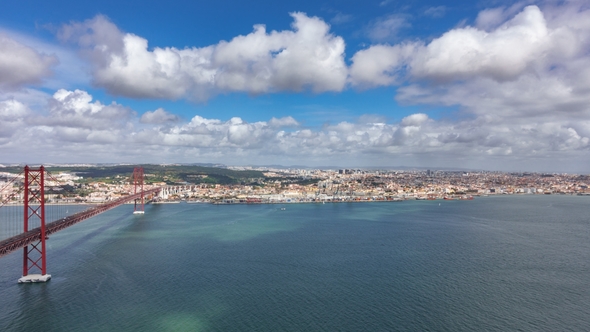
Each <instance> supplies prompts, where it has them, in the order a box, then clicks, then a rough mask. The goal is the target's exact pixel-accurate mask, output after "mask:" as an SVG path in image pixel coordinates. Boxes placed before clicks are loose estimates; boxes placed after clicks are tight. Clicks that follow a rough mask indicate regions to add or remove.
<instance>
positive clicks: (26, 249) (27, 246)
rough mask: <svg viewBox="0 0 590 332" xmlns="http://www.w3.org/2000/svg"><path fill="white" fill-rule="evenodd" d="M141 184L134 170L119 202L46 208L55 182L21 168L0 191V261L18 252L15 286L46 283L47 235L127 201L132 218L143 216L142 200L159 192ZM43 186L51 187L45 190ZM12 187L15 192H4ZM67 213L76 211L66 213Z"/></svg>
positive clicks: (42, 173) (40, 170)
mask: <svg viewBox="0 0 590 332" xmlns="http://www.w3.org/2000/svg"><path fill="white" fill-rule="evenodd" d="M143 180H144V174H143V168H141V167H136V168H135V169H134V171H133V175H132V176H131V180H130V184H129V186H130V187H128V188H127V190H126V191H127V192H126V193H125V195H123V196H121V197H119V198H116V199H112V200H110V201H108V202H106V203H103V204H100V205H93V206H86V207H83V206H80V205H76V206H72V205H71V203H67V202H66V204H52V203H49V204H47V202H48V197H46V196H49V195H46V193H48V192H51V190H52V187H55V184H56V183H58V182H59V181H58V180H57V179H56V178H55V177H54V176H53V175H52V174H51V173H49V172H48V171H47V170H46V169H45V167H43V166H40V167H38V168H31V167H29V166H25V168H24V171H23V172H22V173H21V174H19V175H18V176H15V177H13V178H12V180H11V181H9V182H8V184H7V185H6V186H5V187H3V188H0V195H1V194H2V193H5V192H8V194H7V195H6V196H7V197H5V198H3V199H2V201H1V202H0V257H2V256H5V255H8V254H10V253H12V252H14V251H16V250H19V249H21V248H22V249H23V273H22V278H20V279H19V280H18V282H19V283H25V282H45V281H47V280H49V279H50V278H51V275H49V274H47V259H46V257H47V251H46V246H45V243H46V241H47V240H48V238H49V235H51V234H53V233H55V232H57V231H60V230H62V229H64V228H67V227H70V226H72V225H75V224H77V223H79V222H81V221H83V220H86V219H89V218H92V217H94V216H96V215H98V214H100V213H103V212H105V211H108V210H110V209H112V208H115V207H117V206H119V205H121V204H124V203H127V202H130V201H134V202H135V204H134V212H133V213H134V214H141V213H143V212H144V199H145V198H146V197H148V196H151V195H155V194H157V193H158V192H159V191H160V190H161V188H159V187H158V188H151V189H147V190H144V181H143ZM47 183H52V184H53V185H54V186H51V185H50V186H48V185H47ZM131 186H132V188H131ZM15 187H16V188H17V189H11V190H8V189H7V188H15ZM0 197H2V196H0ZM69 209H72V210H78V211H77V212H73V213H69ZM47 220H49V222H46V221H47ZM34 272H37V273H34Z"/></svg>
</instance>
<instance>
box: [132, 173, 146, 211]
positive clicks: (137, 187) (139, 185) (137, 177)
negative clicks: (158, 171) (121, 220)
mask: <svg viewBox="0 0 590 332" xmlns="http://www.w3.org/2000/svg"><path fill="white" fill-rule="evenodd" d="M143 178H144V176H143V167H135V168H134V169H133V187H134V194H137V193H138V192H140V193H141V203H140V204H141V205H140V207H139V208H138V206H137V200H138V199H135V205H134V207H133V214H143V213H144V197H143Z"/></svg>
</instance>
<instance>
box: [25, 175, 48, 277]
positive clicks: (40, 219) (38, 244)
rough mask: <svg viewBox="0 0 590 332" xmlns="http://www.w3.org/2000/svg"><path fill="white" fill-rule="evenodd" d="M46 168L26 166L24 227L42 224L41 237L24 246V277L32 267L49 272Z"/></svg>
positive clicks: (42, 271) (26, 229)
mask: <svg viewBox="0 0 590 332" xmlns="http://www.w3.org/2000/svg"><path fill="white" fill-rule="evenodd" d="M44 177H45V168H44V167H43V166H41V167H39V168H30V167H29V166H25V179H24V182H25V191H24V229H23V232H24V233H27V232H28V231H29V224H31V225H36V224H40V226H39V227H38V229H39V237H38V238H36V239H35V240H33V241H31V242H30V243H29V244H31V247H30V248H29V246H28V245H25V246H24V248H23V277H24V276H27V275H29V272H31V270H32V269H35V268H36V269H39V270H40V272H41V274H42V275H45V274H47V259H46V250H45V239H46V238H47V234H46V229H45V179H44Z"/></svg>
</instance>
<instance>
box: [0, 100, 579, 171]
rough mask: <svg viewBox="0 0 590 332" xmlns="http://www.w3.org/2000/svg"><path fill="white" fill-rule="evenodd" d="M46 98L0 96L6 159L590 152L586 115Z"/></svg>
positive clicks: (315, 160)
mask: <svg viewBox="0 0 590 332" xmlns="http://www.w3.org/2000/svg"><path fill="white" fill-rule="evenodd" d="M48 105H49V106H48V108H47V109H46V110H45V111H44V112H42V113H39V114H35V116H30V115H31V114H32V112H33V111H31V110H30V109H28V108H27V106H26V105H25V104H23V103H21V102H19V101H17V100H6V101H2V102H0V120H1V121H0V128H1V129H2V130H1V131H0V132H1V133H2V135H1V136H0V151H1V152H2V155H3V156H4V158H7V159H8V160H10V159H11V158H18V159H17V160H21V159H20V158H21V157H19V156H23V154H22V147H24V146H26V147H27V156H28V158H33V159H37V161H39V162H66V161H69V162H72V161H78V162H79V161H85V162H104V161H105V160H108V161H112V162H117V161H118V162H129V161H132V162H165V161H170V160H174V161H175V162H195V161H215V162H225V163H230V164H231V163H234V164H235V163H237V164H239V163H243V162H244V160H248V162H249V163H277V160H279V161H280V163H293V162H296V163H306V164H310V165H314V164H315V165H317V164H321V163H329V162H330V161H334V160H338V162H339V163H340V164H343V165H358V166H363V165H366V166H369V165H376V164H385V165H391V163H392V162H393V161H394V160H397V158H399V157H400V156H404V158H405V159H404V160H406V161H407V160H412V158H414V159H416V158H418V159H419V158H423V157H424V156H428V161H429V163H428V165H432V163H433V162H437V165H439V166H444V165H449V166H457V164H456V163H457V161H463V162H473V164H471V165H470V166H479V167H481V168H487V169H490V168H504V169H505V168H506V167H511V168H514V167H519V166H520V167H524V166H523V165H525V166H526V167H529V168H531V167H536V166H539V165H537V164H536V163H537V162H538V161H539V160H540V161H543V163H542V164H544V165H547V162H553V161H554V160H557V159H556V158H569V160H571V159H572V158H573V159H575V158H578V159H584V156H587V153H588V151H589V150H590V120H587V118H586V119H561V120H558V121H551V122H539V123H530V122H527V121H525V120H518V119H517V120H514V121H511V122H510V123H504V122H503V120H502V119H501V118H498V117H494V116H489V117H486V116H479V117H477V118H471V119H464V120H461V121H448V120H443V119H434V118H431V117H429V116H428V115H427V114H424V113H415V114H411V115H408V116H406V117H404V118H403V119H402V120H401V121H399V122H387V121H386V120H385V119H383V118H379V117H374V116H370V115H367V116H363V117H360V118H359V119H358V121H355V122H347V121H343V122H339V123H332V124H327V125H324V126H322V127H319V128H314V127H303V126H302V125H301V124H300V123H299V122H298V121H297V120H296V119H294V118H293V117H290V116H287V117H283V118H271V119H269V120H268V121H258V122H247V121H245V120H243V119H242V118H240V117H234V118H231V119H229V120H221V119H211V118H205V117H202V116H199V115H196V116H194V117H193V118H192V119H190V120H188V121H183V120H182V119H177V120H176V121H175V122H174V123H171V122H168V125H167V126H162V125H161V124H162V122H161V121H155V120H154V119H156V118H158V119H160V120H164V119H165V118H167V117H168V116H169V115H171V114H170V113H168V112H165V111H164V110H162V109H158V110H156V111H153V112H150V113H149V114H151V115H150V116H151V117H153V118H152V120H154V121H151V122H146V121H142V120H141V119H142V118H143V117H144V116H145V114H144V115H142V116H138V115H137V114H136V113H135V112H133V111H131V110H129V109H128V108H127V107H125V106H122V105H118V104H110V105H105V104H102V103H101V102H99V101H94V100H93V99H92V97H91V96H90V95H89V94H88V93H87V92H85V91H80V90H76V91H67V90H60V91H57V92H56V93H55V94H54V95H53V96H52V97H51V100H50V101H49V102H48ZM158 114H159V115H158ZM150 116H148V118H149V117H150ZM144 120H145V119H144ZM140 124H141V125H140ZM7 128H8V129H10V128H13V129H14V128H18V129H19V130H18V132H17V131H16V130H12V131H11V130H6V129H7ZM286 128H289V130H286ZM421 156H422V157H421ZM586 159H588V158H586ZM416 160H417V159H416ZM491 160H496V162H497V164H493V163H491ZM527 162H528V164H526V163H527ZM484 165H485V167H483V166H484ZM533 169H534V168H533Z"/></svg>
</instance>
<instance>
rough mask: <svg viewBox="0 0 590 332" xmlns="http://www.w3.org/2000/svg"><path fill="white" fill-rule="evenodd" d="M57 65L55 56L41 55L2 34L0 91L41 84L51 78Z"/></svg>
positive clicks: (0, 45)
mask: <svg viewBox="0 0 590 332" xmlns="http://www.w3.org/2000/svg"><path fill="white" fill-rule="evenodd" d="M57 63H58V60H57V58H56V57H55V56H53V55H46V54H41V53H39V52H37V51H36V50H34V49H33V48H31V47H29V46H26V45H23V44H21V43H19V42H18V41H16V40H14V39H12V38H10V37H8V36H7V35H5V34H2V33H0V90H16V89H19V88H21V87H23V86H26V85H29V84H37V83H40V82H41V81H42V80H43V79H44V78H47V77H49V76H51V74H52V71H51V69H52V67H53V66H55V65H56V64H57Z"/></svg>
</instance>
